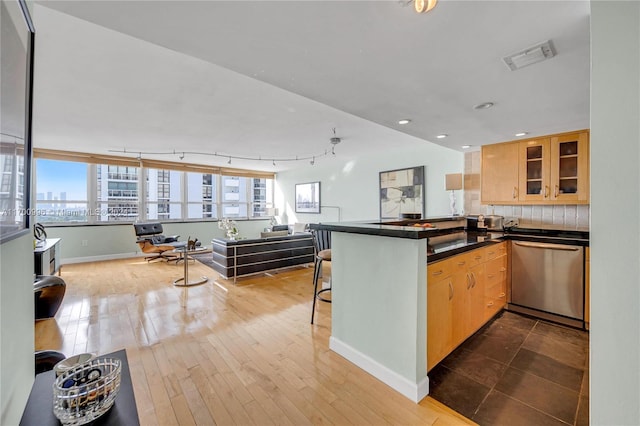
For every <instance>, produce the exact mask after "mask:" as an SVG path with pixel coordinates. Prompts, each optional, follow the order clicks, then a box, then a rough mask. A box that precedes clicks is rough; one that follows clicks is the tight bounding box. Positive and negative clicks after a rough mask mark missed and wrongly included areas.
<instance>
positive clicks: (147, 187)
mask: <svg viewBox="0 0 640 426" xmlns="http://www.w3.org/2000/svg"><path fill="white" fill-rule="evenodd" d="M35 166H36V170H35V176H36V179H35V187H36V191H35V192H36V203H35V206H36V213H37V217H36V220H37V221H38V222H42V223H53V222H58V223H60V222H63V223H70V224H72V223H112V222H118V223H122V222H125V223H126V222H134V221H144V220H159V221H172V220H174V221H177V220H186V221H188V220H217V219H219V218H223V217H228V218H234V219H252V218H260V217H264V216H267V209H268V208H271V207H273V184H274V182H273V179H267V178H255V177H242V176H224V175H218V174H214V173H196V172H183V171H179V170H172V169H155V168H149V167H132V166H124V165H112V164H92V163H83V162H78V161H61V160H51V159H46V158H37V160H36V162H35Z"/></svg>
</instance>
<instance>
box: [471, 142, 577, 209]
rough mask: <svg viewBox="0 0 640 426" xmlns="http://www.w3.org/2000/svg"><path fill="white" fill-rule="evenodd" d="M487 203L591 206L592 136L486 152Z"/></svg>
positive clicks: (497, 147)
mask: <svg viewBox="0 0 640 426" xmlns="http://www.w3.org/2000/svg"><path fill="white" fill-rule="evenodd" d="M481 176H482V187H481V202H482V204H588V203H589V131H588V130H580V131H576V132H572V133H562V134H556V135H548V136H544V137H540V138H535V139H528V140H523V141H513V142H506V143H500V144H494V145H484V146H483V147H482V172H481Z"/></svg>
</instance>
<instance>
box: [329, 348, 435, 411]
mask: <svg viewBox="0 0 640 426" xmlns="http://www.w3.org/2000/svg"><path fill="white" fill-rule="evenodd" d="M329 349H331V350H332V351H334V352H335V353H337V354H338V355H340V356H342V357H344V358H346V359H347V360H348V361H350V362H352V363H354V364H355V365H357V366H358V367H360V368H362V369H363V370H364V371H366V372H367V373H369V374H371V375H372V376H373V377H375V378H376V379H378V380H380V381H381V382H383V383H384V384H386V385H388V386H390V387H391V388H393V389H395V390H396V391H398V392H400V393H401V394H402V395H404V396H405V397H407V398H409V399H410V400H412V401H413V402H415V403H418V402H420V401H421V400H422V399H423V398H424V397H425V396H427V395H428V394H429V377H425V378H424V379H422V380H420V381H419V382H418V383H413V382H412V381H411V380H409V379H407V378H406V377H404V376H401V375H400V374H398V373H396V372H395V371H392V370H390V369H389V368H388V367H385V366H384V365H382V364H380V363H379V362H378V361H375V360H373V359H371V358H370V357H369V356H367V355H365V354H363V353H362V352H360V351H358V350H356V349H354V348H352V347H351V346H349V345H347V344H346V343H344V342H342V341H341V340H339V339H337V338H335V337H333V336H331V337H330V338H329Z"/></svg>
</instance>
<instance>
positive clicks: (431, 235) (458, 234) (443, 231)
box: [310, 216, 589, 263]
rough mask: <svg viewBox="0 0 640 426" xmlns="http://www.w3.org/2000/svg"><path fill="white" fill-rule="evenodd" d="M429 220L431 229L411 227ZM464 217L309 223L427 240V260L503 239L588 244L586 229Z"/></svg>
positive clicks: (369, 233) (312, 226)
mask: <svg viewBox="0 0 640 426" xmlns="http://www.w3.org/2000/svg"><path fill="white" fill-rule="evenodd" d="M424 222H429V223H431V224H433V225H434V226H435V227H434V228H422V227H417V226H414V224H415V223H424ZM465 224H466V222H465V220H464V218H463V217H459V216H449V217H434V218H426V219H421V220H409V219H407V220H386V221H381V220H370V221H359V222H344V223H320V224H312V225H310V226H311V228H312V229H326V230H328V231H336V232H346V233H352V234H366V235H375V236H383V237H396V238H408V239H426V243H427V262H428V263H429V262H435V261H438V260H442V259H446V258H447V257H450V256H454V255H456V254H460V253H464V252H466V251H469V250H474V249H476V248H480V247H483V246H486V245H490V244H495V243H498V242H500V241H505V240H518V241H536V242H543V243H552V244H553V243H555V244H571V245H581V246H588V245H589V230H588V229H586V228H576V227H565V226H559V225H542V224H522V225H519V226H517V227H514V228H510V229H508V230H505V231H504V232H493V231H480V232H475V231H474V232H471V231H465V229H464V227H465Z"/></svg>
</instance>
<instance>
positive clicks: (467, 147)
mask: <svg viewBox="0 0 640 426" xmlns="http://www.w3.org/2000/svg"><path fill="white" fill-rule="evenodd" d="M469 148H471V145H462V149H469Z"/></svg>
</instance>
